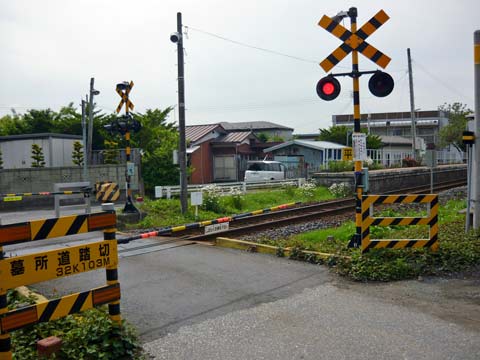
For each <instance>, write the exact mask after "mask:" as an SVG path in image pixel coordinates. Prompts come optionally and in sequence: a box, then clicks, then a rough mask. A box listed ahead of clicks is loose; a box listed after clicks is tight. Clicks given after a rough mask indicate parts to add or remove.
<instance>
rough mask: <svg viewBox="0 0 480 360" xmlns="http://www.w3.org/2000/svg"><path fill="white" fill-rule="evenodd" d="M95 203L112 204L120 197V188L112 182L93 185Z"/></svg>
mask: <svg viewBox="0 0 480 360" xmlns="http://www.w3.org/2000/svg"><path fill="white" fill-rule="evenodd" d="M95 189H96V195H95V198H96V199H97V201H100V202H102V203H105V202H113V201H116V200H118V198H119V197H120V188H119V186H118V184H117V183H114V182H100V183H97V184H95Z"/></svg>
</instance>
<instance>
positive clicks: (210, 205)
mask: <svg viewBox="0 0 480 360" xmlns="http://www.w3.org/2000/svg"><path fill="white" fill-rule="evenodd" d="M202 192H203V195H204V196H203V208H204V209H205V210H207V211H213V212H216V213H221V212H223V207H222V205H221V204H220V196H221V190H220V188H219V187H218V186H216V185H213V184H212V185H207V186H205V187H203V188H202Z"/></svg>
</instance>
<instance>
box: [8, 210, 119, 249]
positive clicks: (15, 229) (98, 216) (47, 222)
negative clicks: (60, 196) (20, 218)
mask: <svg viewBox="0 0 480 360" xmlns="http://www.w3.org/2000/svg"><path fill="white" fill-rule="evenodd" d="M116 222H117V220H116V215H115V213H114V212H110V211H107V212H100V213H94V214H81V215H71V216H62V217H59V218H50V219H42V220H32V221H28V222H22V223H16V224H8V225H2V226H0V246H5V245H10V244H16V243H22V242H27V241H35V240H43V239H51V238H56V237H61V236H68V235H75V234H83V233H86V232H90V231H98V230H103V229H107V228H112V227H115V226H116Z"/></svg>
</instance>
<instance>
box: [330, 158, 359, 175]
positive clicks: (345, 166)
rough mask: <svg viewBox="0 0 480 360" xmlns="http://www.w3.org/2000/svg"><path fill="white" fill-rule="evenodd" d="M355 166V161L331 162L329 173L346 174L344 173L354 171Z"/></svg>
mask: <svg viewBox="0 0 480 360" xmlns="http://www.w3.org/2000/svg"><path fill="white" fill-rule="evenodd" d="M353 169H354V164H353V161H343V160H339V161H329V162H328V171H329V172H344V171H353Z"/></svg>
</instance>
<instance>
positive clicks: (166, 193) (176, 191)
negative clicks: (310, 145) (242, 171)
mask: <svg viewBox="0 0 480 360" xmlns="http://www.w3.org/2000/svg"><path fill="white" fill-rule="evenodd" d="M304 183H305V178H298V179H287V180H269V181H259V182H245V181H243V182H232V183H215V184H199V185H188V186H187V191H188V193H192V192H197V191H202V190H205V188H208V187H210V186H215V187H216V188H217V189H218V190H219V192H220V193H221V194H222V195H227V194H229V193H231V191H232V188H236V189H239V190H240V191H241V192H242V193H244V194H245V193H246V192H248V191H251V190H262V189H273V188H282V187H284V186H295V187H300V186H302V185H303V184H304ZM178 195H180V186H155V197H156V198H163V197H165V198H167V199H171V198H172V197H173V196H178Z"/></svg>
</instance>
